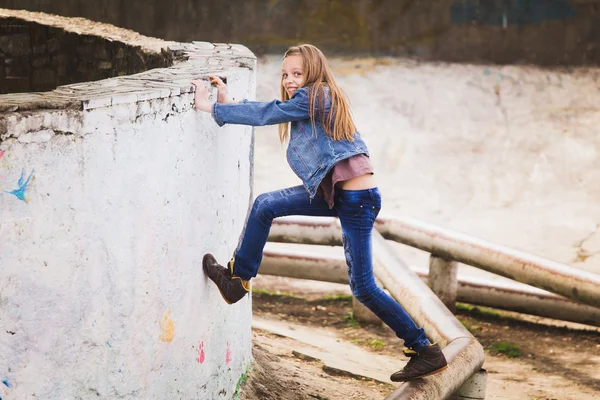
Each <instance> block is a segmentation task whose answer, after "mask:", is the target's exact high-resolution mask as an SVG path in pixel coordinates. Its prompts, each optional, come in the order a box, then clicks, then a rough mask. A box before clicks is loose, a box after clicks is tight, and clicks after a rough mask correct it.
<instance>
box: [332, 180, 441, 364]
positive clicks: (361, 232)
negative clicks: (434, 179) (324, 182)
mask: <svg viewBox="0 0 600 400" xmlns="http://www.w3.org/2000/svg"><path fill="white" fill-rule="evenodd" d="M335 209H336V210H337V213H338V216H339V218H340V222H341V224H342V241H343V244H344V253H345V256H346V264H347V265H348V277H349V279H350V288H351V289H352V294H353V295H354V297H356V299H357V300H358V301H360V302H361V303H363V304H364V305H365V306H367V307H368V308H369V309H370V310H371V311H373V313H374V314H375V315H377V316H378V317H379V318H380V319H381V320H382V321H383V322H384V323H385V324H386V325H388V326H389V327H390V328H392V329H393V330H394V332H395V333H396V335H397V336H398V337H399V338H401V339H403V340H404V343H405V346H406V347H408V348H411V349H413V350H415V351H416V352H419V351H421V350H422V349H423V348H425V347H426V346H428V345H429V344H430V342H429V340H428V339H427V337H426V336H425V332H424V331H423V329H422V328H419V327H417V325H416V324H415V323H414V321H413V320H412V318H411V317H410V316H409V315H408V314H407V313H406V311H404V309H403V308H402V307H401V306H400V304H398V303H397V302H396V301H395V300H394V299H393V298H391V297H390V296H389V295H387V294H386V293H385V292H384V291H383V290H382V289H381V288H379V287H378V286H377V284H376V283H375V278H374V276H373V255H372V242H371V233H372V230H373V224H374V223H375V218H376V217H377V214H378V213H379V210H380V209H381V195H380V193H379V190H378V189H377V188H374V189H366V190H341V189H337V190H336V198H335Z"/></svg>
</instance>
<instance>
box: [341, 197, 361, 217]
mask: <svg viewBox="0 0 600 400" xmlns="http://www.w3.org/2000/svg"><path fill="white" fill-rule="evenodd" d="M336 200H337V204H336V208H337V210H338V214H342V215H343V216H346V217H351V218H355V217H358V216H359V215H361V214H362V212H363V211H364V207H363V204H362V201H348V200H345V199H343V198H341V197H340V198H338V199H336Z"/></svg>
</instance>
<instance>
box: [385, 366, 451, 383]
mask: <svg viewBox="0 0 600 400" xmlns="http://www.w3.org/2000/svg"><path fill="white" fill-rule="evenodd" d="M447 369H448V366H447V365H445V366H443V367H442V368H439V369H436V370H435V371H431V372H428V373H426V374H425V375H419V376H415V377H414V378H407V379H402V380H399V381H392V382H409V381H414V380H415V379H421V378H425V377H426V376H430V375H434V374H437V373H438V372H442V371H445V370H447Z"/></svg>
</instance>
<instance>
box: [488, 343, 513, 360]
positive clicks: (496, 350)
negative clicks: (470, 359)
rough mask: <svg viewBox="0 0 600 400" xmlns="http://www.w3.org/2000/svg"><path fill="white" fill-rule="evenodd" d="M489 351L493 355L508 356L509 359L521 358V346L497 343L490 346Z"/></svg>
mask: <svg viewBox="0 0 600 400" xmlns="http://www.w3.org/2000/svg"><path fill="white" fill-rule="evenodd" d="M488 350H489V351H490V353H492V354H500V353H502V354H506V356H507V357H508V358H517V357H520V356H521V351H520V350H519V346H518V345H516V344H514V343H510V342H496V343H492V344H490V345H489V346H488Z"/></svg>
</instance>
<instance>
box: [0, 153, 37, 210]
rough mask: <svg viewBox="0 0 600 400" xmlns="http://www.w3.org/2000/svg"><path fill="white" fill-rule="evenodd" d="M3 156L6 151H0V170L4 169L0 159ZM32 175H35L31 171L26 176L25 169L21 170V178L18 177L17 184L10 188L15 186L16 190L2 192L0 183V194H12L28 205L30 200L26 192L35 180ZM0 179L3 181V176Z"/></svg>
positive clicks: (2, 187)
mask: <svg viewBox="0 0 600 400" xmlns="http://www.w3.org/2000/svg"><path fill="white" fill-rule="evenodd" d="M5 154H6V150H2V151H0V168H3V167H4V165H3V164H2V158H3V157H4V155H5ZM34 173H35V171H34V170H33V169H32V170H31V172H30V173H29V174H26V173H25V168H23V169H22V170H21V176H20V177H19V180H18V181H17V184H16V185H14V184H13V185H12V187H15V186H16V188H14V189H12V190H4V185H3V184H2V182H0V190H2V192H1V193H3V194H4V193H7V194H12V195H13V196H15V197H16V198H17V199H19V200H21V201H24V202H25V203H29V202H30V199H29V197H27V190H28V189H29V188H30V186H31V183H33V181H34V180H35V175H34ZM0 179H3V176H1V175H0Z"/></svg>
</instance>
